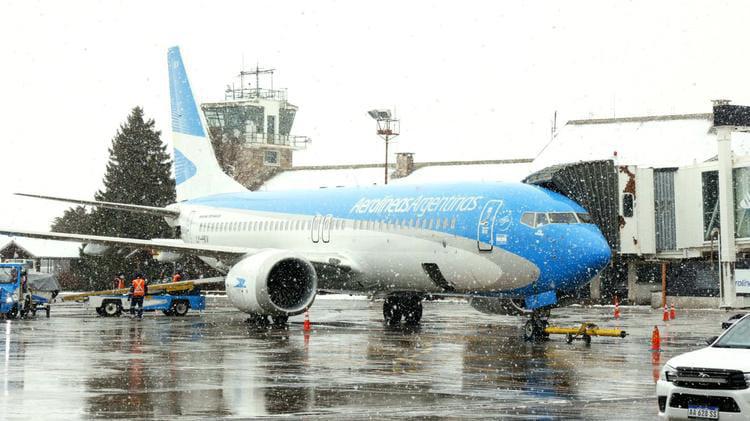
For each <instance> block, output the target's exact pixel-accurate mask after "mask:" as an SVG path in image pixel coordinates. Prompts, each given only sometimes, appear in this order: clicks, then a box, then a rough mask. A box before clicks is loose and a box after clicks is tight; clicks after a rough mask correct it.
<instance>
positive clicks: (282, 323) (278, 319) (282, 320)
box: [271, 315, 289, 327]
mask: <svg viewBox="0 0 750 421" xmlns="http://www.w3.org/2000/svg"><path fill="white" fill-rule="evenodd" d="M288 320H289V316H286V315H284V316H271V321H273V326H274V327H286V323H287V321H288Z"/></svg>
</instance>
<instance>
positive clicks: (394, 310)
mask: <svg viewBox="0 0 750 421" xmlns="http://www.w3.org/2000/svg"><path fill="white" fill-rule="evenodd" d="M403 307H404V305H403V302H402V300H399V299H398V298H396V297H386V299H385V300H384V301H383V319H384V320H385V322H386V323H388V324H389V325H397V324H399V323H401V316H402V315H403V310H404V309H403Z"/></svg>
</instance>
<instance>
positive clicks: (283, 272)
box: [225, 249, 318, 316]
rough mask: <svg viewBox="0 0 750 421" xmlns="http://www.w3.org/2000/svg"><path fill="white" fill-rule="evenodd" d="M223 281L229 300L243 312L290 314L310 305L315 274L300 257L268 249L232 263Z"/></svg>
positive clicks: (272, 314) (315, 280) (310, 266)
mask: <svg viewBox="0 0 750 421" xmlns="http://www.w3.org/2000/svg"><path fill="white" fill-rule="evenodd" d="M225 283H226V290H227V297H229V301H230V302H231V303H232V304H233V305H234V306H235V307H237V308H238V309H239V310H241V311H244V312H245V313H251V314H259V315H269V316H274V315H278V316H294V315H296V314H300V313H302V312H304V311H305V310H306V309H307V308H308V307H310V305H312V303H313V300H314V299H315V293H316V291H317V287H318V276H317V274H316V273H315V268H314V267H313V265H312V264H311V263H310V262H309V261H308V260H307V259H305V258H304V257H302V256H299V255H297V254H295V253H292V252H289V251H286V250H274V249H270V250H264V251H261V252H259V253H256V254H253V255H250V256H247V257H245V258H243V259H242V260H240V262H239V263H237V264H236V265H234V266H232V268H231V269H230V270H229V273H227V276H226V280H225Z"/></svg>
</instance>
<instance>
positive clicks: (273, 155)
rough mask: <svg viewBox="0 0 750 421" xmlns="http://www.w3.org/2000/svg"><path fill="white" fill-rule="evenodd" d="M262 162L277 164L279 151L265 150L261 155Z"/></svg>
mask: <svg viewBox="0 0 750 421" xmlns="http://www.w3.org/2000/svg"><path fill="white" fill-rule="evenodd" d="M263 163H264V164H266V165H274V166H276V165H279V152H278V151H265V154H264V155H263Z"/></svg>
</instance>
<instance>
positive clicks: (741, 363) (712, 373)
mask: <svg viewBox="0 0 750 421" xmlns="http://www.w3.org/2000/svg"><path fill="white" fill-rule="evenodd" d="M749 386H750V314H748V315H746V316H745V317H743V318H742V319H740V320H738V321H737V322H735V323H734V324H733V325H732V326H731V327H730V328H729V329H727V330H726V331H725V332H724V333H723V334H722V335H721V336H719V337H718V338H717V339H716V340H714V341H713V342H712V343H711V345H709V346H708V347H707V348H703V349H699V350H697V351H692V352H688V353H685V354H682V355H678V356H676V357H674V358H672V359H670V360H669V361H667V363H666V364H665V365H664V368H662V370H661V375H660V376H659V381H658V382H657V383H656V397H657V399H658V403H659V417H660V418H668V419H688V418H690V419H696V418H697V419H721V420H748V419H750V388H748V387H749Z"/></svg>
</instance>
